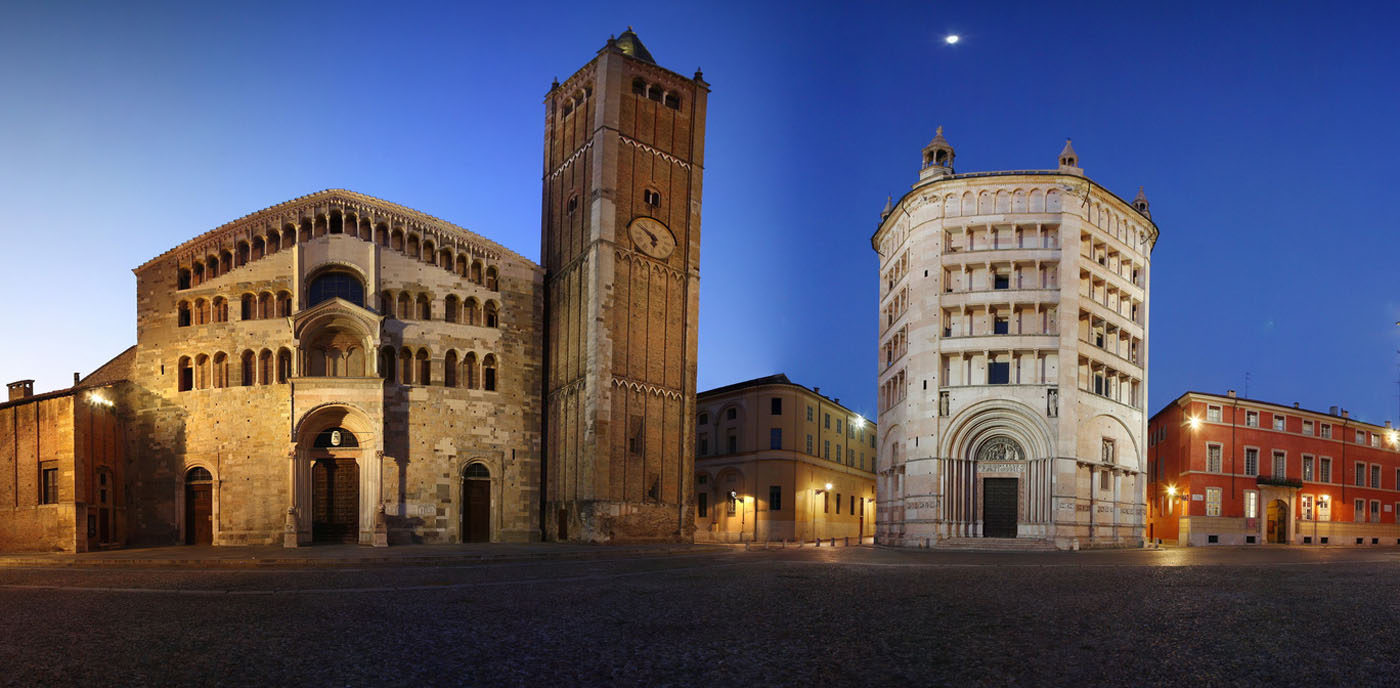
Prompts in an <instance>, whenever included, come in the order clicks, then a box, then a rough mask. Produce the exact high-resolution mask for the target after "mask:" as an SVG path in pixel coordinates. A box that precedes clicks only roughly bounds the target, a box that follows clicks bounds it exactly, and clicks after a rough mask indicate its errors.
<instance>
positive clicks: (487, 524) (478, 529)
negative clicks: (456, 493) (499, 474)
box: [462, 463, 491, 542]
mask: <svg viewBox="0 0 1400 688" xmlns="http://www.w3.org/2000/svg"><path fill="white" fill-rule="evenodd" d="M490 541H491V473H490V471H488V470H487V469H486V467H485V466H483V465H481V464H479V463H474V464H472V465H470V466H467V471H466V473H465V474H464V475H463V477H462V542H490Z"/></svg>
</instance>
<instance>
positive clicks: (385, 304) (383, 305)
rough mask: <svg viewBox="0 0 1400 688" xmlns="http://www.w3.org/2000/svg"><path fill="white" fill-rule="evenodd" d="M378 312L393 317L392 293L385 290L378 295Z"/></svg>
mask: <svg viewBox="0 0 1400 688" xmlns="http://www.w3.org/2000/svg"><path fill="white" fill-rule="evenodd" d="M379 314H380V315H384V316H387V317H390V318H392V317H394V295H393V294H392V293H390V292H389V291H387V290H386V291H384V292H383V293H381V294H380V295H379Z"/></svg>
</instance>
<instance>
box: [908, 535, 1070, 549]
mask: <svg viewBox="0 0 1400 688" xmlns="http://www.w3.org/2000/svg"><path fill="white" fill-rule="evenodd" d="M933 548H934V549H941V550H957V551H963V552H1054V551H1055V543H1053V542H1047V541H1045V540H1031V539H1029V538H1025V539H1022V538H944V539H942V540H939V541H938V542H937V543H936V544H934V546H933Z"/></svg>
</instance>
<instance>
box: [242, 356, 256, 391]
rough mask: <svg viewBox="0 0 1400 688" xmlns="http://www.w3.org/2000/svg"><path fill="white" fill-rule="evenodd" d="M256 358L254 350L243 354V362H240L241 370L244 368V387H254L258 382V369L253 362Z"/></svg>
mask: <svg viewBox="0 0 1400 688" xmlns="http://www.w3.org/2000/svg"><path fill="white" fill-rule="evenodd" d="M256 358H257V357H256V356H255V355H254V354H253V350H252V349H248V350H246V351H244V352H243V356H242V361H240V364H241V365H240V368H242V370H241V371H240V374H241V375H242V377H243V386H244V387H252V386H253V384H254V383H255V382H257V368H256V367H255V364H254V362H253V361H254V360H256Z"/></svg>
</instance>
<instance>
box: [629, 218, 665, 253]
mask: <svg viewBox="0 0 1400 688" xmlns="http://www.w3.org/2000/svg"><path fill="white" fill-rule="evenodd" d="M627 231H628V233H630V234H631V235H632V243H634V244H636V245H637V249H638V250H640V251H641V252H642V253H645V254H647V255H649V256H651V257H652V258H666V257H667V256H669V255H671V252H672V251H674V250H676V237H674V236H672V235H671V230H669V229H666V225H664V224H661V221H660V220H656V219H653V218H650V217H639V218H636V219H634V220H632V223H631V224H630V225H628V227H627Z"/></svg>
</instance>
